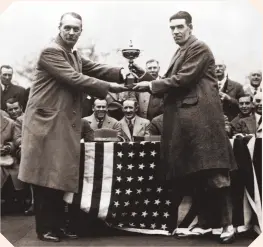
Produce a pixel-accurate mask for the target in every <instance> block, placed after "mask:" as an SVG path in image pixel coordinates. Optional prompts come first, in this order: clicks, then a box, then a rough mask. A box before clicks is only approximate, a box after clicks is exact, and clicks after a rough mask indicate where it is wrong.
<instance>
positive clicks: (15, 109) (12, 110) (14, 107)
mask: <svg viewBox="0 0 263 247" xmlns="http://www.w3.org/2000/svg"><path fill="white" fill-rule="evenodd" d="M6 106H7V113H8V114H9V116H10V118H12V119H13V120H16V119H17V118H18V117H20V116H21V115H22V108H21V106H20V105H19V103H18V102H15V103H13V104H9V103H6Z"/></svg>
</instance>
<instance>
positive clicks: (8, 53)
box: [0, 0, 262, 87]
mask: <svg viewBox="0 0 263 247" xmlns="http://www.w3.org/2000/svg"><path fill="white" fill-rule="evenodd" d="M180 10H185V11H188V12H189V13H190V14H191V15H192V18H193V26H194V29H193V34H194V35H195V36H196V37H197V38H198V39H200V40H203V41H204V42H206V43H207V44H208V46H209V47H210V48H211V50H212V52H213V54H214V56H215V59H216V60H219V61H224V63H225V64H226V66H227V71H228V74H229V77H230V78H231V79H232V80H236V81H238V82H240V83H242V84H245V83H247V79H246V76H247V75H248V74H249V73H250V72H251V71H252V70H254V69H261V68H262V17H261V15H260V13H259V12H258V11H257V10H256V9H255V8H254V6H252V5H251V3H249V1H248V0H220V1H214V0H212V1H211V0H205V1H199V0H195V1H190V0H184V1H173V0H170V1H136V0H134V1H52V2H51V1H48V2H45V1H34V2H32V1H21V2H14V3H13V4H12V5H11V6H10V7H9V8H8V9H7V10H6V11H5V12H4V13H2V14H1V15H0V34H1V38H0V45H1V54H0V64H10V65H12V66H14V70H15V67H16V66H17V64H21V63H23V61H24V60H25V58H26V57H30V56H31V57H32V56H36V55H37V53H38V52H39V51H40V50H41V49H42V48H43V47H44V46H45V45H46V44H47V43H48V42H49V41H50V40H51V38H53V37H55V36H56V35H57V33H58V23H59V20H60V16H61V15H62V14H63V13H65V12H68V11H74V12H77V13H79V14H80V15H81V16H82V18H83V33H82V35H81V37H80V40H79V43H78V46H85V44H86V43H88V42H93V43H94V44H95V45H96V52H97V53H99V54H101V53H109V55H108V56H107V57H106V58H105V57H104V59H102V61H101V62H106V63H109V64H111V65H118V66H127V64H128V63H127V61H126V60H125V59H124V58H123V57H122V55H121V52H120V51H118V50H119V49H122V48H125V47H127V46H128V44H129V41H130V40H132V41H133V44H134V46H135V47H136V48H139V49H141V54H140V57H139V58H137V59H136V63H138V64H139V65H140V66H142V67H145V62H146V61H147V60H148V59H151V58H155V59H157V60H159V62H160V66H161V71H160V74H164V73H165V71H166V69H167V67H168V65H169V62H170V59H171V57H172V56H173V54H174V52H175V51H176V49H177V46H176V44H175V43H174V41H173V39H172V35H171V32H170V29H169V18H170V16H171V15H173V14H174V13H176V12H177V11H180ZM16 79H17V78H14V80H16ZM17 83H18V84H21V85H22V86H25V87H27V85H26V84H25V82H23V81H19V80H18V81H17Z"/></svg>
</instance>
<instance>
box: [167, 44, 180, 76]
mask: <svg viewBox="0 0 263 247" xmlns="http://www.w3.org/2000/svg"><path fill="white" fill-rule="evenodd" d="M180 54H181V52H180V48H178V49H177V50H176V52H175V54H174V55H173V57H172V59H171V62H170V64H169V66H168V69H167V71H166V73H165V75H164V77H166V75H167V74H168V72H169V70H170V69H171V68H172V67H173V65H174V63H175V61H176V60H177V59H178V57H179V56H180Z"/></svg>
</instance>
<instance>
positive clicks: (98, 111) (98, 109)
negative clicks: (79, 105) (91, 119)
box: [93, 99, 108, 119]
mask: <svg viewBox="0 0 263 247" xmlns="http://www.w3.org/2000/svg"><path fill="white" fill-rule="evenodd" d="M93 110H94V115H95V117H96V118H98V119H104V117H105V115H106V114H107V112H108V106H107V101H106V100H99V99H96V100H95V102H94V108H93Z"/></svg>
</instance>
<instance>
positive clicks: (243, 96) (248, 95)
mask: <svg viewBox="0 0 263 247" xmlns="http://www.w3.org/2000/svg"><path fill="white" fill-rule="evenodd" d="M246 97H248V98H249V99H250V102H253V97H252V96H251V95H250V94H244V95H242V96H240V97H239V98H238V102H239V100H240V99H241V98H246Z"/></svg>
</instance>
